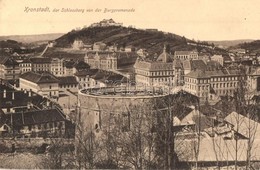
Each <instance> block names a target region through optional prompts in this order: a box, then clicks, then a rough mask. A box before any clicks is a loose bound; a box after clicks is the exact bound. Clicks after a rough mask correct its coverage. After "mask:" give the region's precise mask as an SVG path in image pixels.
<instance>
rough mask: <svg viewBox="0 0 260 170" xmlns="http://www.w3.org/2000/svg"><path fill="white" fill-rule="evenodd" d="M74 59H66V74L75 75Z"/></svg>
mask: <svg viewBox="0 0 260 170" xmlns="http://www.w3.org/2000/svg"><path fill="white" fill-rule="evenodd" d="M74 64H75V62H74V61H64V76H73V74H74V70H73V68H74Z"/></svg>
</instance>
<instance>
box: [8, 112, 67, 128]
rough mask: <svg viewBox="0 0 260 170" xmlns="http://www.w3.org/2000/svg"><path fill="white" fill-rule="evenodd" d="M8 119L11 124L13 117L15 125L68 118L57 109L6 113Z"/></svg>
mask: <svg viewBox="0 0 260 170" xmlns="http://www.w3.org/2000/svg"><path fill="white" fill-rule="evenodd" d="M6 119H7V123H8V124H9V125H11V119H12V120H13V126H14V127H19V126H26V125H35V124H42V123H48V122H56V121H65V120H66V118H65V115H64V114H63V113H62V112H60V111H58V110H57V109H49V110H38V111H30V112H18V113H12V114H6Z"/></svg>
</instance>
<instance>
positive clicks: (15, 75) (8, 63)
mask: <svg viewBox="0 0 260 170" xmlns="http://www.w3.org/2000/svg"><path fill="white" fill-rule="evenodd" d="M19 74H20V69H19V64H18V63H17V62H16V61H15V60H14V59H12V58H10V57H8V56H0V79H3V80H17V79H19Z"/></svg>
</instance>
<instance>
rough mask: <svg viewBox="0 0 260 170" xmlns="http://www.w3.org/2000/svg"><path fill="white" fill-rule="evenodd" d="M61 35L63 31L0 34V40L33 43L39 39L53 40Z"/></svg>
mask: <svg viewBox="0 0 260 170" xmlns="http://www.w3.org/2000/svg"><path fill="white" fill-rule="evenodd" d="M62 35H63V33H52V34H38V35H10V36H0V41H1V40H2V41H3V40H15V41H18V42H22V43H33V42H39V41H50V40H55V39H57V38H59V37H60V36H62Z"/></svg>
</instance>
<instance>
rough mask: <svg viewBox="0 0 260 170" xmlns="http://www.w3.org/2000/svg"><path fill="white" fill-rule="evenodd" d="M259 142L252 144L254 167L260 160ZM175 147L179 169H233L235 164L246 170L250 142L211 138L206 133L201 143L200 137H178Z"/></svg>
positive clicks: (201, 138) (252, 162)
mask: <svg viewBox="0 0 260 170" xmlns="http://www.w3.org/2000/svg"><path fill="white" fill-rule="evenodd" d="M190 136H191V135H190ZM259 142H260V140H258V139H256V140H255V141H254V142H253V143H252V149H251V160H250V161H251V164H252V165H253V164H254V162H259V160H260V149H259V147H258V144H259ZM174 146H175V147H174V150H175V153H176V154H177V156H178V163H179V167H180V168H181V167H182V166H184V167H185V168H184V169H190V168H192V167H195V166H196V167H197V168H199V169H204V168H205V169H215V168H216V167H217V169H218V168H225V169H233V168H234V165H235V164H237V165H238V167H239V168H242V169H244V168H245V166H246V164H247V158H248V152H247V151H248V150H247V149H248V140H237V141H236V140H226V139H224V138H223V137H221V136H220V137H209V136H208V135H207V134H206V133H201V137H200V140H199V141H198V137H188V136H187V137H186V138H185V137H178V136H177V137H175V142H174ZM236 146H237V147H236ZM236 155H237V156H236ZM187 166H188V167H189V168H188V167H187Z"/></svg>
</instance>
